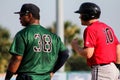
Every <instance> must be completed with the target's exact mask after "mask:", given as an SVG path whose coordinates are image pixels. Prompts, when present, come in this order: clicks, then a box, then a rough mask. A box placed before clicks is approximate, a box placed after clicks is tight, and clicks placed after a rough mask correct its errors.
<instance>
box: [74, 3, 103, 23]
mask: <svg viewBox="0 0 120 80" xmlns="http://www.w3.org/2000/svg"><path fill="white" fill-rule="evenodd" d="M75 13H79V14H82V16H81V19H82V20H84V21H88V20H91V19H98V18H99V17H100V14H101V10H100V8H99V6H98V5H96V4H94V3H91V2H85V3H83V4H82V5H81V6H80V8H79V10H77V11H75Z"/></svg>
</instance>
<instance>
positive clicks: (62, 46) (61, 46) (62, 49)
mask: <svg viewBox="0 0 120 80" xmlns="http://www.w3.org/2000/svg"><path fill="white" fill-rule="evenodd" d="M58 42H59V44H60V49H59V50H60V51H65V50H67V48H66V46H65V45H64V44H63V42H62V41H61V39H60V38H58Z"/></svg>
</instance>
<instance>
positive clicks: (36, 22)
mask: <svg viewBox="0 0 120 80" xmlns="http://www.w3.org/2000/svg"><path fill="white" fill-rule="evenodd" d="M38 24H40V21H39V20H34V21H33V22H32V23H31V25H38Z"/></svg>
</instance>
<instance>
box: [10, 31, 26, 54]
mask: <svg viewBox="0 0 120 80" xmlns="http://www.w3.org/2000/svg"><path fill="white" fill-rule="evenodd" d="M24 50H25V41H24V39H23V37H22V36H21V35H20V34H19V33H17V34H16V36H15V38H14V40H13V42H12V45H11V47H10V49H9V52H10V53H11V54H18V55H21V56H22V55H23V53H24Z"/></svg>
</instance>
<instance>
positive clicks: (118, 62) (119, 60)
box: [116, 44, 120, 70]
mask: <svg viewBox="0 0 120 80" xmlns="http://www.w3.org/2000/svg"><path fill="white" fill-rule="evenodd" d="M116 52H117V60H116V66H117V68H118V69H119V70H120V44H118V45H117V51H116Z"/></svg>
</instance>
